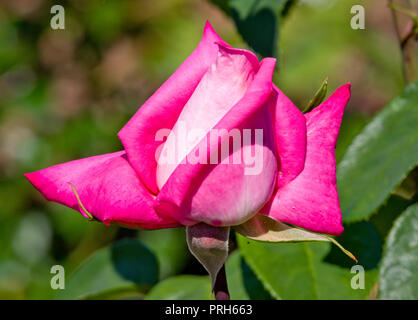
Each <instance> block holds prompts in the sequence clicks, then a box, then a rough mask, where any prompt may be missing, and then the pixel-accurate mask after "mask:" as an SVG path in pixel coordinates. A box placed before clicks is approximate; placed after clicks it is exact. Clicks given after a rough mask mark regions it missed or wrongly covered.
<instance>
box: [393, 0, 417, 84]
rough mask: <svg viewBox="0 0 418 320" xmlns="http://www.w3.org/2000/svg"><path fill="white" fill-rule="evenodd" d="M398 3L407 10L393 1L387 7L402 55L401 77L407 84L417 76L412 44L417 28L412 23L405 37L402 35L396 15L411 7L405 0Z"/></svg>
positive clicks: (414, 44)
mask: <svg viewBox="0 0 418 320" xmlns="http://www.w3.org/2000/svg"><path fill="white" fill-rule="evenodd" d="M399 2H403V3H404V5H405V6H408V8H407V9H406V8H404V7H402V6H400V5H398V4H396V3H395V1H394V0H389V7H390V8H391V11H392V17H393V22H394V25H395V30H396V35H397V37H398V41H399V47H400V49H401V53H402V71H403V76H404V79H405V83H406V84H408V83H410V82H412V81H414V80H415V79H416V77H417V76H418V71H417V68H418V66H417V64H418V62H417V61H416V59H415V57H414V51H415V47H416V43H414V42H415V38H416V27H417V26H416V23H415V21H412V23H410V25H409V26H408V30H407V33H406V35H405V36H403V35H402V31H401V29H402V26H401V23H400V21H399V17H398V14H405V12H406V11H408V12H410V10H409V9H410V8H411V5H410V3H409V1H407V0H406V1H405V0H404V1H399Z"/></svg>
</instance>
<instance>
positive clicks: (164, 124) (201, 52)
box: [118, 22, 228, 194]
mask: <svg viewBox="0 0 418 320" xmlns="http://www.w3.org/2000/svg"><path fill="white" fill-rule="evenodd" d="M216 43H221V44H223V45H224V46H228V44H226V43H225V42H224V41H223V40H222V39H221V38H220V37H219V36H218V35H217V34H216V33H215V31H214V30H213V29H212V26H211V25H210V24H209V22H207V23H206V26H205V30H204V33H203V38H202V40H201V41H200V43H199V45H198V46H197V48H196V49H195V50H194V51H193V53H192V54H191V55H190V56H189V57H188V58H187V59H186V60H185V61H184V62H183V63H182V65H181V66H180V67H179V68H178V69H177V70H176V72H174V73H173V75H171V77H170V78H169V79H168V80H167V81H166V82H165V83H164V84H163V85H162V86H161V87H160V88H159V89H158V90H157V91H156V92H155V93H154V94H153V95H152V96H151V97H150V98H149V99H148V100H147V101H146V102H145V103H144V104H143V105H142V106H141V107H140V109H139V110H138V111H137V112H136V114H135V115H134V116H133V117H132V118H131V119H130V120H129V122H128V123H127V124H126V125H125V126H124V127H123V128H122V129H121V131H120V132H119V133H118V136H119V138H120V140H121V141H122V144H123V146H124V147H125V150H126V153H127V154H128V158H129V162H130V163H131V165H132V166H133V167H134V169H135V170H136V172H137V173H138V175H139V176H140V178H141V180H142V181H143V182H144V184H145V186H146V187H147V188H148V189H149V190H151V191H152V192H153V193H155V194H156V193H158V187H157V182H156V168H157V162H156V160H155V152H156V150H157V148H158V146H159V145H160V144H161V143H162V142H163V141H156V139H155V136H156V133H157V131H158V130H160V129H161V128H167V129H171V128H173V126H174V124H175V123H176V121H177V118H178V116H179V115H180V112H181V110H182V109H183V107H184V105H185V104H186V102H187V101H188V100H189V98H190V96H191V95H192V93H193V92H194V90H195V88H196V86H197V85H198V83H199V81H200V79H201V78H202V76H203V75H204V74H205V72H206V71H207V69H208V68H209V66H210V65H211V64H212V63H213V62H214V61H215V59H216V57H217V54H218V45H217V44H216Z"/></svg>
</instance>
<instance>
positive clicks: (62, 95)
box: [0, 0, 418, 299]
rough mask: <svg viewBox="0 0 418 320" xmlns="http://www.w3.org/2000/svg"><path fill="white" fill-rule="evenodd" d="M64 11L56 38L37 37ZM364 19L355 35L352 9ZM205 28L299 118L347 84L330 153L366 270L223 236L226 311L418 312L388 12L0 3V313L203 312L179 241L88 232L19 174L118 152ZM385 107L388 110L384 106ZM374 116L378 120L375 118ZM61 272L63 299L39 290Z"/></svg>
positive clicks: (411, 127) (263, 2) (411, 205)
mask: <svg viewBox="0 0 418 320" xmlns="http://www.w3.org/2000/svg"><path fill="white" fill-rule="evenodd" d="M57 3H59V4H62V5H63V6H64V7H65V10H66V29H65V30H59V31H54V30H52V29H51V28H50V27H49V20H50V17H51V14H50V8H51V6H52V5H53V4H57ZM354 4H362V5H364V6H365V8H366V29H365V30H353V29H351V28H350V19H351V14H350V8H351V6H352V5H354ZM206 20H209V21H210V22H211V23H212V25H213V26H214V28H215V29H216V31H217V32H218V33H219V34H220V35H221V36H222V37H223V38H224V39H225V40H226V41H227V42H229V43H230V44H231V45H232V46H234V47H251V48H252V49H254V50H256V51H257V53H258V54H259V55H260V56H276V57H277V58H278V68H277V71H276V74H275V76H274V78H275V79H274V80H275V83H276V84H277V85H278V86H280V88H281V89H282V90H283V91H284V92H286V94H287V95H288V96H289V97H290V98H291V99H292V100H293V101H294V102H295V103H296V104H297V105H298V106H299V107H300V108H301V109H303V108H304V107H305V106H306V105H307V103H308V102H309V100H310V99H311V98H312V95H313V93H314V92H315V91H316V90H317V88H318V87H319V85H320V84H321V82H322V81H323V79H325V78H326V77H327V76H328V77H329V90H328V92H332V91H333V90H334V89H335V88H336V87H337V86H339V85H341V84H343V83H345V82H348V81H350V82H351V84H352V93H353V95H352V99H351V100H350V103H349V105H348V108H347V112H346V114H345V116H344V119H343V124H342V128H341V133H340V137H339V141H338V146H337V150H336V157H337V161H338V162H339V166H338V188H339V193H340V198H341V206H342V209H343V219H344V223H345V230H346V231H345V233H344V235H343V236H341V237H338V241H340V242H341V243H342V244H343V245H344V246H345V247H346V248H347V249H348V250H350V251H352V252H353V253H355V255H356V256H357V257H358V259H359V264H361V265H363V266H364V268H365V269H366V288H365V289H364V290H353V289H351V287H350V280H351V277H352V276H353V274H351V273H350V268H351V267H352V265H353V263H352V262H351V261H350V260H349V259H348V258H347V257H345V256H344V255H343V254H342V253H341V252H340V251H339V250H338V249H336V248H335V247H332V246H331V244H329V243H300V244H296V243H295V244H293V243H292V244H266V243H261V242H255V241H251V240H248V239H246V238H243V237H241V236H238V235H237V236H236V237H235V236H234V238H233V239H232V240H233V241H232V248H231V249H232V254H231V255H230V257H229V259H228V262H227V265H226V268H227V276H228V282H229V286H230V291H231V298H233V299H234V298H235V299H341V298H342V299H366V298H369V299H374V298H378V297H380V298H383V299H387V298H389V299H392V298H395V299H397V298H403V299H417V298H418V271H417V269H416V268H417V265H418V263H417V259H418V241H417V235H418V220H417V217H418V211H417V205H416V202H417V201H416V200H417V195H416V183H417V170H416V169H414V168H415V166H416V165H417V160H418V154H417V152H418V135H417V125H416V124H417V123H418V83H412V84H410V85H409V86H408V87H407V88H405V89H404V87H405V83H404V82H403V80H402V73H401V70H402V68H401V55H400V51H399V49H398V44H397V43H398V42H397V41H398V40H397V38H396V34H395V32H394V29H393V26H392V20H391V13H390V10H389V9H388V8H387V7H386V3H385V1H381V0H369V1H358V0H357V1H351V0H346V1H337V0H327V1H325V0H303V1H302V0H300V1H284V0H260V1H255V0H239V1H238V0H213V1H211V2H210V1H204V0H164V1H146V0H106V1H99V0H88V1H82V0H72V1H49V0H20V1H14V0H3V1H2V2H0V298H4V299H51V298H57V299H79V298H85V299H89V298H90V299H91V298H106V299H117V298H136V299H143V298H146V299H209V298H210V289H209V288H210V282H209V279H208V277H207V276H206V273H205V270H204V269H203V267H201V266H200V265H199V263H198V262H197V261H196V260H195V259H192V258H191V256H190V254H189V253H188V250H187V246H186V243H185V235H184V230H183V229H167V230H160V231H153V232H145V231H135V230H128V229H121V228H118V227H115V226H111V227H106V226H104V225H102V224H98V223H94V222H91V223H87V222H86V220H85V219H83V218H82V217H81V215H79V214H77V213H76V212H75V211H73V210H71V209H68V208H66V207H63V206H60V205H58V204H54V203H47V202H46V201H45V200H44V199H43V198H42V197H41V195H40V194H39V193H37V192H36V191H35V190H34V189H33V188H32V187H31V186H30V185H29V183H28V182H27V181H26V180H25V179H24V178H23V176H22V174H23V173H24V172H30V171H35V170H38V169H40V168H44V167H47V166H50V165H52V164H56V163H60V162H65V161H69V160H72V159H76V158H82V157H87V156H92V155H96V154H100V153H107V152H113V151H117V150H119V149H121V144H120V142H119V140H118V138H117V137H116V133H117V132H118V130H119V129H120V128H121V127H122V126H123V125H124V123H125V122H126V121H127V120H128V119H129V118H130V117H131V116H132V114H133V113H134V112H135V111H136V110H137V108H138V106H140V105H141V104H142V103H143V102H144V101H145V100H146V99H147V98H148V97H149V96H150V95H151V94H152V93H153V91H154V90H155V89H156V88H158V86H159V85H160V84H161V83H162V82H163V81H164V80H165V79H166V78H167V77H168V76H169V75H170V74H171V73H172V72H173V71H174V70H175V69H176V68H177V66H178V65H179V64H180V63H181V62H182V61H183V60H184V59H185V57H186V56H187V55H188V54H189V53H190V52H191V51H192V50H193V49H194V47H195V46H196V44H197V43H198V41H199V39H200V36H201V33H202V28H203V25H204V23H205V21H206ZM394 97H395V98H394ZM385 106H386V107H385ZM54 264H62V265H63V266H64V267H65V270H66V280H67V282H66V290H63V291H59V290H58V291H54V290H52V289H51V287H50V279H51V276H52V275H51V274H50V268H51V266H52V265H54Z"/></svg>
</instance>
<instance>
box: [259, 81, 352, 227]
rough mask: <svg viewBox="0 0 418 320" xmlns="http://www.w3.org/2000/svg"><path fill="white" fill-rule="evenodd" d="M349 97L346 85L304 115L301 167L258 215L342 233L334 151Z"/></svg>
mask: <svg viewBox="0 0 418 320" xmlns="http://www.w3.org/2000/svg"><path fill="white" fill-rule="evenodd" d="M349 98H350V84H346V85H344V86H341V87H340V88H338V90H337V91H335V92H334V93H333V94H332V95H331V97H330V98H329V99H327V100H326V101H325V102H323V103H322V104H321V105H320V106H318V107H317V108H315V109H314V110H313V111H311V112H310V113H307V114H306V115H305V117H306V121H307V136H308V140H307V153H306V162H305V167H304V169H303V171H302V172H301V173H300V174H299V175H298V176H297V177H296V178H295V179H294V180H293V181H291V182H290V183H288V184H287V185H285V186H284V187H283V188H280V189H279V190H278V191H277V193H276V195H275V197H274V198H273V200H272V202H271V203H270V205H269V206H266V207H265V208H263V209H262V211H261V213H263V214H267V215H269V216H272V217H273V218H275V219H277V220H279V221H283V222H286V223H290V224H293V225H296V226H299V227H302V228H305V229H307V230H311V231H314V232H319V233H327V234H333V235H339V234H341V233H342V232H343V226H342V217H341V210H340V206H339V200H338V193H337V185H336V175H335V171H336V167H335V152H334V150H335V145H336V141H337V137H338V132H339V128H340V123H341V119H342V116H343V113H344V108H345V105H346V104H347V102H348V100H349Z"/></svg>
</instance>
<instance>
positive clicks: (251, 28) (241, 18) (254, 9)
mask: <svg viewBox="0 0 418 320" xmlns="http://www.w3.org/2000/svg"><path fill="white" fill-rule="evenodd" d="M212 2H213V3H214V4H215V5H217V6H218V7H220V8H221V9H222V10H223V11H224V12H225V13H226V14H228V15H229V16H231V17H232V19H233V20H234V22H235V25H236V27H237V29H238V32H239V33H240V34H241V36H242V38H243V39H244V41H245V42H247V43H248V45H249V46H250V47H251V48H253V49H254V50H255V51H256V52H258V53H259V54H260V55H262V56H263V57H275V56H276V55H277V41H278V34H279V17H280V16H281V13H282V12H283V13H287V12H288V11H289V10H288V9H289V8H290V6H291V3H289V6H286V4H287V3H288V2H292V1H288V0H225V1H222V0H212Z"/></svg>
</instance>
